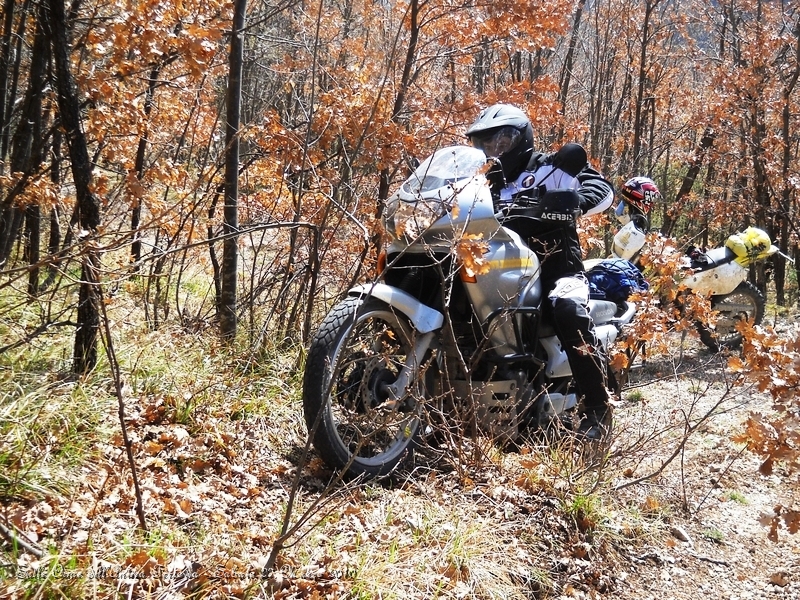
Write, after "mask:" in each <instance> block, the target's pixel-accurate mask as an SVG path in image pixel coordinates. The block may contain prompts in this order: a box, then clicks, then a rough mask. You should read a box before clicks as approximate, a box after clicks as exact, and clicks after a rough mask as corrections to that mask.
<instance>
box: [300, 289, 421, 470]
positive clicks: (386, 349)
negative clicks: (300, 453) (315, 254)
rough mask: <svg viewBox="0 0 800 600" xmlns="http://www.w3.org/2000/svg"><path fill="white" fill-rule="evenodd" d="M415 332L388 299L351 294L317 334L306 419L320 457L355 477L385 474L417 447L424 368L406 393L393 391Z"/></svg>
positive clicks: (306, 381) (308, 372) (307, 378)
mask: <svg viewBox="0 0 800 600" xmlns="http://www.w3.org/2000/svg"><path fill="white" fill-rule="evenodd" d="M414 333H415V330H414V329H413V327H412V326H411V324H410V323H409V322H408V320H407V319H406V318H405V316H404V315H402V314H401V313H399V312H397V311H395V310H393V309H392V308H391V307H390V306H389V305H387V304H385V303H384V302H381V301H379V300H376V299H374V298H371V299H367V300H363V299H361V298H355V297H350V298H346V299H345V300H343V301H342V302H341V303H339V304H338V305H337V306H336V307H334V308H333V310H331V312H330V313H328V316H327V317H326V318H325V320H324V321H323V323H322V325H321V326H320V328H319V330H318V331H317V333H316V335H315V336H314V340H313V341H312V343H311V347H310V349H309V353H308V358H307V361H306V367H305V373H304V377H303V410H304V414H305V421H306V425H307V427H308V430H309V432H310V434H311V435H312V441H313V444H314V448H315V449H316V450H317V452H318V453H319V455H320V457H321V458H322V459H323V460H324V461H325V463H326V464H327V465H328V466H329V467H331V468H332V469H334V470H337V471H346V472H345V475H346V477H347V478H349V479H352V478H355V477H362V478H365V479H371V478H375V477H382V476H386V475H388V474H390V473H391V472H392V471H394V470H395V469H396V468H397V466H398V465H399V464H400V463H401V461H402V460H403V459H404V458H406V457H407V456H409V455H410V453H411V451H412V450H413V447H414V444H415V440H416V438H417V435H418V433H419V430H420V421H421V420H420V412H421V408H422V400H423V399H424V395H425V390H424V385H423V383H422V380H423V379H424V378H423V377H422V376H421V373H420V371H421V369H420V368H419V367H417V368H416V369H415V370H416V371H417V372H415V373H412V377H411V383H410V384H409V386H408V389H407V390H406V391H407V393H406V394H405V395H404V396H403V397H402V398H400V399H393V398H391V397H390V395H389V393H388V391H387V386H388V385H391V384H392V383H394V382H395V381H396V380H397V377H398V375H399V373H400V371H401V370H402V368H403V366H404V365H405V364H406V362H407V359H408V358H409V356H412V355H413V347H414ZM411 362H412V363H413V361H411Z"/></svg>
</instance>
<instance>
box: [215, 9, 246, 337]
mask: <svg viewBox="0 0 800 600" xmlns="http://www.w3.org/2000/svg"><path fill="white" fill-rule="evenodd" d="M233 10H234V15H233V31H232V32H231V54H230V62H229V65H230V69H229V74H228V95H227V117H228V119H227V125H226V127H225V208H224V219H225V223H224V227H223V231H224V233H225V235H226V236H227V237H226V238H225V240H224V241H223V242H222V293H221V299H222V301H221V303H220V306H219V316H220V320H219V322H220V330H221V332H222V337H223V338H224V339H226V340H232V339H233V338H235V337H236V283H237V281H238V278H237V271H238V261H239V255H238V252H239V248H238V242H239V238H238V237H237V236H235V235H233V234H235V233H236V232H237V231H238V230H239V216H238V201H239V119H240V115H241V101H242V67H243V55H244V48H243V47H244V44H243V42H242V30H243V29H244V23H245V13H246V10H247V0H235V2H234V7H233Z"/></svg>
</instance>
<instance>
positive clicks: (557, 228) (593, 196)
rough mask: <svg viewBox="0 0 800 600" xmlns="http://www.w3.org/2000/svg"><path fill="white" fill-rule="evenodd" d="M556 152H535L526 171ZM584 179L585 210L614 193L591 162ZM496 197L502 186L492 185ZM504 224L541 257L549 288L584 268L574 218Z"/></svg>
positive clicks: (580, 176) (517, 220)
mask: <svg viewBox="0 0 800 600" xmlns="http://www.w3.org/2000/svg"><path fill="white" fill-rule="evenodd" d="M553 156H554V153H553V154H542V153H534V154H533V156H532V157H531V159H530V160H529V161H528V166H527V168H526V169H525V171H526V172H528V171H530V172H533V171H536V169H538V168H539V167H541V166H543V165H548V164H552V161H553ZM577 179H578V181H580V183H581V187H580V189H579V191H578V192H579V195H580V209H581V213H582V214H586V213H587V212H589V211H590V210H591V209H593V208H595V207H596V206H598V205H600V204H601V203H602V202H603V201H604V200H606V199H607V198H608V196H609V194H613V192H614V188H613V186H612V185H611V183H609V182H608V181H607V180H606V179H605V178H604V177H603V176H602V175H600V173H599V172H597V171H596V170H595V169H593V168H592V167H591V166H589V164H588V163H587V165H586V166H585V167H584V168H583V170H582V171H581V172H580V173H578V175H577ZM492 192H493V194H494V196H495V198H499V197H500V189H499V188H498V189H495V187H493V189H492ZM530 194H531V191H522V192H520V193H518V194H516V195H514V196H512V202H516V201H518V200H521V199H524V198H526V197H527V196H528V195H530ZM505 226H506V227H508V228H509V229H512V230H514V231H516V232H517V233H518V234H520V236H522V239H523V240H525V241H526V242H527V243H528V245H529V246H530V248H531V249H532V250H533V251H534V252H536V254H537V256H538V257H539V259H540V260H541V261H542V283H543V284H544V286H545V289H549V288H550V286H552V284H553V283H555V281H556V280H557V279H558V278H559V277H564V276H565V275H573V274H575V273H580V272H583V252H582V251H581V244H580V240H579V239H578V231H577V228H576V223H575V221H574V220H570V221H544V220H535V219H530V218H512V219H509V220H507V221H506V222H505Z"/></svg>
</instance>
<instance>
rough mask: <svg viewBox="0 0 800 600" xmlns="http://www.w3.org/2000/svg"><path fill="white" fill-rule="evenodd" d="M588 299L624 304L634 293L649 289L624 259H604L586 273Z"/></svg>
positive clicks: (632, 266)
mask: <svg viewBox="0 0 800 600" xmlns="http://www.w3.org/2000/svg"><path fill="white" fill-rule="evenodd" d="M586 278H587V279H588V280H589V297H590V298H594V299H595V300H608V301H610V302H624V301H625V300H627V299H628V297H629V296H630V295H631V294H632V293H634V292H644V291H645V290H647V289H648V288H649V287H650V284H649V283H647V281H646V280H645V278H644V277H643V276H642V273H641V271H639V269H637V268H636V265H634V264H633V263H632V262H631V261H629V260H625V259H624V258H609V259H606V260H604V261H602V262H600V263H598V264H597V265H595V266H594V267H592V268H591V269H590V270H589V271H587V272H586Z"/></svg>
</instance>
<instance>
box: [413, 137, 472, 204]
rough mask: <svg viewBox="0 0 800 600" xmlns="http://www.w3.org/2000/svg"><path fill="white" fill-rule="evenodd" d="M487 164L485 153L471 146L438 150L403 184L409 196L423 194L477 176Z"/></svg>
mask: <svg viewBox="0 0 800 600" xmlns="http://www.w3.org/2000/svg"><path fill="white" fill-rule="evenodd" d="M485 163H486V156H485V155H484V153H483V152H481V151H480V150H478V149H476V148H472V147H470V146H451V147H449V148H442V149H441V150H437V151H436V152H435V153H434V154H433V155H431V156H429V157H428V158H427V159H425V161H424V162H423V163H422V164H421V165H420V166H418V167H417V168H416V170H415V171H414V173H413V174H412V175H411V177H409V178H408V179H407V180H406V182H405V183H404V184H403V189H404V191H405V192H407V193H409V194H414V195H416V194H421V193H425V192H430V191H432V190H436V189H439V188H441V187H444V186H446V185H452V184H454V183H455V182H456V181H460V180H462V179H468V178H469V177H472V176H473V175H475V173H477V172H478V169H480V168H481V167H482V166H483V165H484V164H485Z"/></svg>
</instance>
